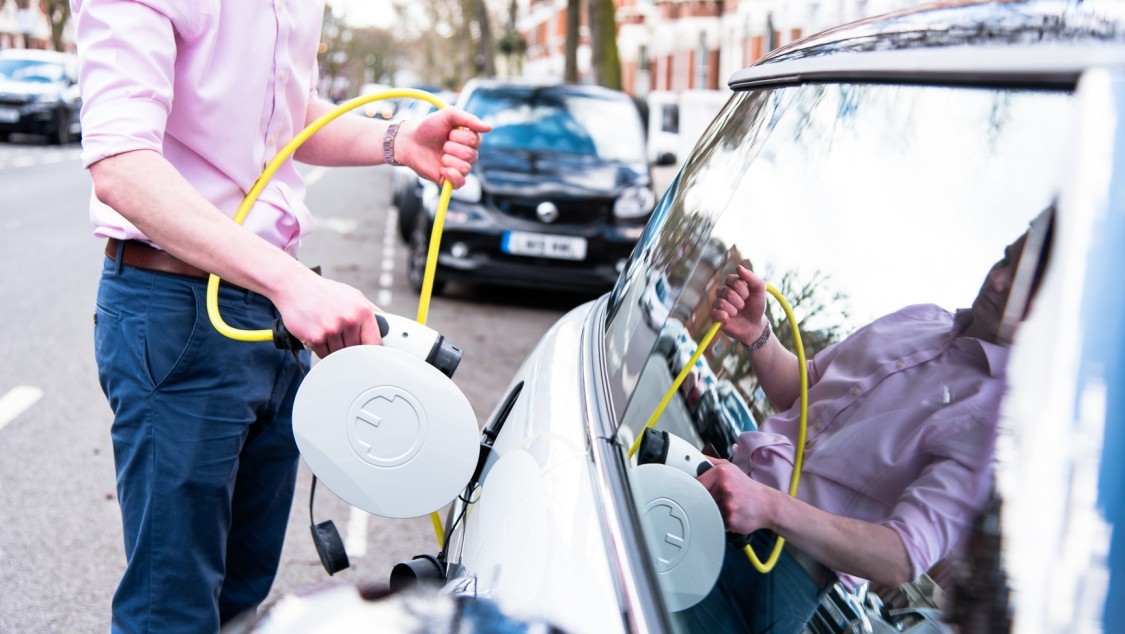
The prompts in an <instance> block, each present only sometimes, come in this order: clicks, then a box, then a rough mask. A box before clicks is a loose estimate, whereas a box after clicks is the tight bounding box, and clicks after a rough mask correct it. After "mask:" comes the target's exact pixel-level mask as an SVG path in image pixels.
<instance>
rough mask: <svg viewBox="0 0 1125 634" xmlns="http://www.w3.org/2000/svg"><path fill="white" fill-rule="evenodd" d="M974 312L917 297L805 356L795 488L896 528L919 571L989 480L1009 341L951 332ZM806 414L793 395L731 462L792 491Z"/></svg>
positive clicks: (939, 551) (966, 517) (953, 533)
mask: <svg viewBox="0 0 1125 634" xmlns="http://www.w3.org/2000/svg"><path fill="white" fill-rule="evenodd" d="M968 317H969V315H968V314H967V312H962V313H958V315H957V316H956V318H955V317H954V316H953V315H951V314H949V313H948V312H946V311H944V310H942V309H941V308H939V307H937V306H933V305H919V306H910V307H907V308H904V309H902V310H900V311H898V312H896V313H893V314H891V315H888V316H886V317H882V318H880V319H878V320H876V321H874V322H872V323H871V324H869V325H867V326H865V327H863V328H861V329H860V330H857V331H856V332H855V333H854V334H852V335H851V336H850V337H848V338H847V339H846V340H844V341H842V342H839V343H837V344H835V345H833V346H831V347H829V348H827V349H825V350H823V351H822V352H820V354H818V355H816V357H815V358H813V359H812V360H811V361H809V362H808V368H809V386H810V387H809V417H808V424H809V426H808V442H807V443H806V445H805V464H804V469H803V470H802V473H801V480H800V485H799V490H798V492H797V497H799V498H800V499H802V500H804V501H806V502H808V503H809V504H812V505H813V506H815V507H817V508H820V509H822V510H825V511H828V512H829V513H833V514H836V515H842V516H846V517H851V518H855V519H860V520H865V521H869V522H874V523H877V524H882V525H884V526H887V527H889V528H890V529H891V530H893V531H895V533H897V534H898V535H899V537H900V538H902V542H903V544H905V546H906V551H907V553H908V555H909V557H910V562H911V565H912V566H913V571H914V575H915V577H917V576H919V575H921V574H922V573H924V572H925V571H926V570H928V569H929V567H930V566H932V565H933V564H934V563H935V562H936V561H937V560H938V559H940V558H941V557H942V556H943V555H944V554H945V553H946V552H948V551H949V550H951V549H952V548H953V547H954V546H956V545H957V543H958V542H959V541H960V539H961V536H962V534H963V533H964V531H965V529H966V528H967V527H968V525H969V523H970V522H971V521H972V519H973V516H974V514H975V511H976V509H977V508H978V507H979V506H980V504H982V503H983V501H984V498H985V495H986V493H987V491H988V485H989V482H990V473H991V461H992V453H993V447H994V445H995V439H996V429H997V421H998V418H999V410H1000V399H1001V396H1002V395H1003V391H1004V385H1005V383H1004V369H1005V365H1006V363H1007V357H1008V349H1007V348H1005V347H1003V346H998V345H994V344H990V343H987V342H984V341H981V340H979V339H974V338H970V337H955V334H956V333H957V332H958V331H960V330H961V328H962V327H963V326H964V325H965V320H966V319H968ZM799 415H800V408H799V404H795V405H794V406H793V407H791V408H790V409H789V410H788V411H785V412H782V413H780V414H777V415H774V416H771V417H770V418H769V419H767V420H766V421H765V422H764V423H763V424H762V427H761V430H760V431H756V432H746V433H743V434H742V435H741V436H740V437H739V440H738V443H737V444H736V446H735V451H734V456H733V462H734V463H735V464H737V465H739V466H740V467H741V468H742V469H743V470H745V471H747V472H748V473H749V474H750V475H751V477H753V478H754V479H755V480H758V481H759V482H762V483H764V484H768V485H770V486H772V487H775V488H778V489H781V490H782V491H788V489H789V478H790V474H791V473H792V472H793V460H794V453H793V452H794V446H793V442H792V440H790V439H796V438H797V429H798V422H799ZM841 579H842V580H843V581H844V582H845V584H846V585H849V586H851V587H856V586H858V585H859V584H860V583H862V580H860V579H856V578H854V577H849V576H847V575H841Z"/></svg>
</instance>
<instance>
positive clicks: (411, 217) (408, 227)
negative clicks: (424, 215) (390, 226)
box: [395, 187, 422, 242]
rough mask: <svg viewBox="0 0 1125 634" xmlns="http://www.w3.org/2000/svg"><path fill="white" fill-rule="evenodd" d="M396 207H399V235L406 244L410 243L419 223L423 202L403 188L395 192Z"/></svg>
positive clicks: (409, 190) (412, 192) (411, 191)
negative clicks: (415, 226)
mask: <svg viewBox="0 0 1125 634" xmlns="http://www.w3.org/2000/svg"><path fill="white" fill-rule="evenodd" d="M395 207H398V233H399V235H400V236H402V239H403V241H404V242H410V235H411V233H413V231H414V225H416V224H418V223H417V218H418V212H419V211H420V210H421V208H422V201H421V200H419V198H418V196H416V195H415V193H414V191H413V190H411V189H407V188H406V187H403V188H402V189H400V190H399V191H397V192H395Z"/></svg>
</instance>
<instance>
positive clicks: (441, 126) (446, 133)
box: [395, 108, 492, 188]
mask: <svg viewBox="0 0 1125 634" xmlns="http://www.w3.org/2000/svg"><path fill="white" fill-rule="evenodd" d="M491 129H492V127H491V126H489V125H488V124H486V123H484V122H483V121H481V120H480V119H478V118H476V117H474V116H473V115H471V114H469V113H467V112H465V111H463V110H459V109H457V108H442V109H441V110H438V111H437V112H434V113H432V114H430V115H428V116H426V117H425V118H423V119H422V120H420V121H417V122H415V121H405V122H403V123H402V126H401V128H400V129H399V132H398V136H397V137H396V142H395V160H397V161H398V162H400V163H402V164H403V165H407V166H409V167H410V168H411V169H413V170H414V171H415V172H417V173H418V175H419V176H421V177H422V178H425V179H428V180H431V181H433V182H435V183H440V182H442V181H443V180H448V181H449V182H450V183H452V184H453V187H454V188H458V187H461V186H462V185H464V184H465V176H466V175H467V174H468V173H469V170H470V169H472V166H473V163H475V162H476V160H477V148H479V147H480V135H481V133H482V132H488V131H489V130H491Z"/></svg>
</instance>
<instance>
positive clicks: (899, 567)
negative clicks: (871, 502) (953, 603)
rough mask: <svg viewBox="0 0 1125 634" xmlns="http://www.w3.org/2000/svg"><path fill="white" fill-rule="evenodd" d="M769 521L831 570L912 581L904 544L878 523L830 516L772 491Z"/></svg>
mask: <svg viewBox="0 0 1125 634" xmlns="http://www.w3.org/2000/svg"><path fill="white" fill-rule="evenodd" d="M774 493H775V494H776V495H774V496H773V497H774V499H773V500H772V501H771V506H772V513H771V515H772V517H773V525H772V526H771V527H770V528H771V529H772V530H773V531H774V532H776V533H777V534H778V535H781V536H783V537H785V538H786V539H787V540H789V542H790V543H792V544H793V545H794V546H796V547H797V548H800V549H801V550H802V551H803V552H804V553H806V554H807V555H809V556H811V557H812V558H814V559H816V560H817V561H819V562H820V563H822V564H824V565H825V566H828V567H829V568H831V569H833V570H839V571H841V572H844V573H847V574H850V575H855V576H857V577H862V578H864V579H870V580H871V581H875V582H878V583H880V584H883V585H887V586H898V585H901V584H903V583H906V582H908V581H911V580H912V579H913V571H912V567H911V564H910V558H909V557H908V556H907V553H906V546H905V545H904V544H903V543H902V539H900V538H899V536H898V534H897V533H895V532H894V531H892V530H891V529H889V528H887V527H886V526H882V525H880V524H873V523H871V522H864V521H861V520H856V519H851V518H847V517H842V516H840V515H834V514H832V513H828V512H826V511H822V510H820V509H818V508H816V507H813V506H810V505H809V504H806V503H804V502H802V501H800V500H798V499H796V498H793V497H790V496H788V495H786V494H785V493H784V492H781V491H776V490H774Z"/></svg>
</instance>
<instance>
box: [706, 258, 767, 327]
mask: <svg viewBox="0 0 1125 634" xmlns="http://www.w3.org/2000/svg"><path fill="white" fill-rule="evenodd" d="M765 313H766V283H765V282H763V281H762V280H761V279H760V278H759V277H758V276H757V275H754V273H752V272H751V271H750V269H748V268H746V267H744V266H742V265H741V264H740V265H738V272H737V273H731V274H730V275H728V276H727V279H726V281H725V282H724V283H723V285H722V286H721V287H719V291H718V294H717V295H716V296H715V301H714V302H712V304H711V319H712V320H713V321H716V322H718V323H720V324H722V325H723V332H725V333H726V334H727V335H729V336H730V337H732V338H734V339H737V340H738V341H741V342H743V343H747V344H748V343H750V342H752V341H754V340H755V339H757V338H758V336H759V335H761V334H762V329H763V328H765V323H766V322H765V319H764V316H765Z"/></svg>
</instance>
